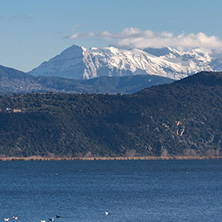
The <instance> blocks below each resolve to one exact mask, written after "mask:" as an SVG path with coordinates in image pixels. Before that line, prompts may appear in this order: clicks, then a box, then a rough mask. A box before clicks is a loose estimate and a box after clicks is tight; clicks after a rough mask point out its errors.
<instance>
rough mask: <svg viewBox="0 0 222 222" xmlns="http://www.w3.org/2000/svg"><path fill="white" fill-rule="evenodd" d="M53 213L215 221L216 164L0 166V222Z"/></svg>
mask: <svg viewBox="0 0 222 222" xmlns="http://www.w3.org/2000/svg"><path fill="white" fill-rule="evenodd" d="M106 211H107V212H109V214H108V215H105V212H106ZM56 214H57V215H60V216H61V218H58V219H55V221H60V222H74V221H78V222H83V221H84V222H85V221H90V222H91V221H92V222H94V221H95V222H97V221H102V222H103V221H104V222H111V221H112V222H115V221H121V222H125V221H128V222H134V221H138V222H140V221H161V222H162V221H195V222H196V221H201V222H203V221H207V222H209V221H214V222H215V221H221V220H222V160H144V161H142V160H141V161H140V160H137V161H132V160H130V161H27V162H26V161H11V162H0V221H3V219H4V218H7V217H10V218H12V216H18V217H19V219H18V221H25V222H32V221H33V222H40V221H41V220H43V219H46V221H48V218H55V215H56ZM10 221H12V219H10Z"/></svg>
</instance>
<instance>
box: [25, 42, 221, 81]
mask: <svg viewBox="0 0 222 222" xmlns="http://www.w3.org/2000/svg"><path fill="white" fill-rule="evenodd" d="M200 71H222V57H221V55H218V54H214V55H213V54H212V53H209V52H207V51H204V50H201V49H192V50H189V51H181V50H177V49H173V48H159V49H155V48H146V49H143V50H142V49H130V50H126V49H119V48H114V47H105V48H91V49H86V48H84V47H79V46H76V45H73V46H71V47H69V48H67V49H66V50H64V51H63V52H62V53H61V54H60V55H57V56H55V57H54V58H52V59H50V60H49V61H47V62H43V63H42V64H41V65H40V66H39V67H37V68H35V69H33V70H32V71H30V72H29V73H30V74H32V75H35V76H58V77H65V78H73V79H91V78H95V77H100V76H129V75H143V74H149V75H158V76H162V77H168V78H171V79H181V78H184V77H187V76H188V75H192V74H194V73H197V72H200Z"/></svg>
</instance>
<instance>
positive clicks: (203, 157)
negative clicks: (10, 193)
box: [0, 156, 222, 161]
mask: <svg viewBox="0 0 222 222" xmlns="http://www.w3.org/2000/svg"><path fill="white" fill-rule="evenodd" d="M209 159H222V156H174V157H155V156H143V157H142V156H141V157H41V156H30V157H0V161H64V160H66V161H70V160H72V161H75V160H82V161H84V160H87V161H88V160H90V161H92V160H209Z"/></svg>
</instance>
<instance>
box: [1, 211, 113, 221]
mask: <svg viewBox="0 0 222 222" xmlns="http://www.w3.org/2000/svg"><path fill="white" fill-rule="evenodd" d="M105 215H109V212H108V211H106V212H105ZM55 218H61V216H59V215H56V217H55ZM12 219H13V220H18V217H15V216H13V217H12ZM9 220H10V218H4V221H9ZM48 221H55V219H54V218H49V219H48ZM40 222H46V220H41V221H40Z"/></svg>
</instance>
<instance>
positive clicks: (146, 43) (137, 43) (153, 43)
mask: <svg viewBox="0 0 222 222" xmlns="http://www.w3.org/2000/svg"><path fill="white" fill-rule="evenodd" d="M69 38H70V39H77V38H102V39H104V40H107V41H108V43H109V44H110V45H114V46H116V47H120V48H147V47H153V48H160V47H175V48H187V49H190V48H203V49H208V50H220V51H221V50H222V40H221V39H219V38H218V37H216V36H208V35H206V34H205V33H203V32H199V33H196V34H195V33H190V34H185V33H182V34H179V35H174V34H173V33H172V32H166V31H164V32H161V33H156V32H154V31H152V30H140V29H138V28H135V27H129V28H125V29H123V30H122V31H121V32H117V33H111V32H109V31H103V32H100V33H96V32H88V33H78V32H76V33H74V34H73V35H71V36H69Z"/></svg>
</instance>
